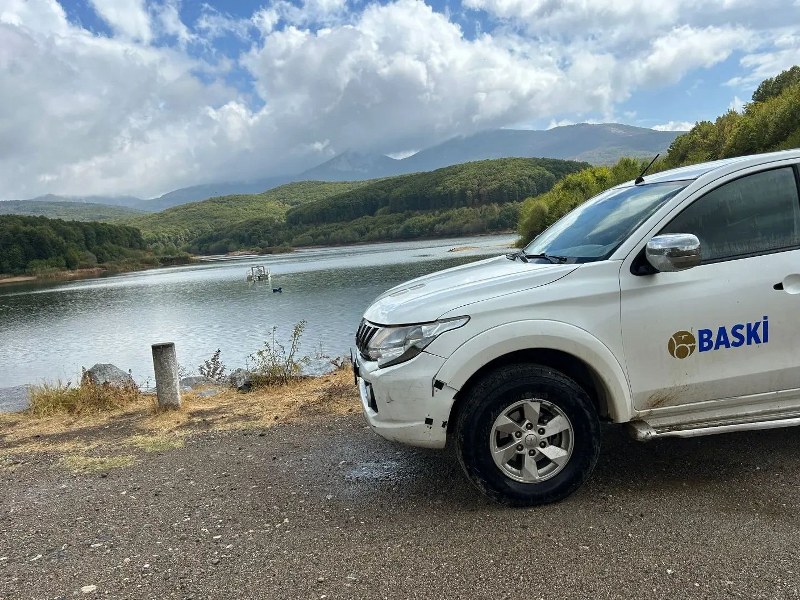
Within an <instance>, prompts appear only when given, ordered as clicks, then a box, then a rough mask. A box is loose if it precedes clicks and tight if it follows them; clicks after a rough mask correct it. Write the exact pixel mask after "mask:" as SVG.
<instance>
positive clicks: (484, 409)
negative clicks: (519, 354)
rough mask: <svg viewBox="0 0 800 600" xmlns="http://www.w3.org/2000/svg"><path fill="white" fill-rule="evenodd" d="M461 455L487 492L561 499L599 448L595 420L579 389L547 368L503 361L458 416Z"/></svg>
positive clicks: (532, 501) (523, 500) (506, 499)
mask: <svg viewBox="0 0 800 600" xmlns="http://www.w3.org/2000/svg"><path fill="white" fill-rule="evenodd" d="M455 433H456V446H457V451H458V458H459V461H460V463H461V466H462V467H463V469H464V472H465V473H466V474H467V477H468V478H469V479H470V481H472V483H473V484H475V485H476V486H477V487H478V489H480V490H481V491H482V492H483V493H484V494H486V495H487V496H489V497H490V498H492V499H494V500H496V501H498V502H501V503H504V504H509V505H512V506H534V505H537V504H547V503H550V502H556V501H558V500H561V499H562V498H565V497H566V496H568V495H569V494H571V493H572V492H574V491H575V490H576V489H578V487H580V485H581V484H582V483H583V482H584V481H585V480H586V478H587V477H589V474H590V473H591V472H592V469H594V466H595V464H596V463H597V457H598V455H599V454H600V422H599V420H598V418H597V411H596V410H595V407H594V405H593V404H592V402H591V400H590V399H589V396H588V395H587V394H586V392H585V391H584V389H583V388H582V387H581V386H579V385H578V384H577V383H575V382H574V381H573V380H572V379H570V378H569V377H567V376H566V375H564V374H562V373H560V372H559V371H556V370H554V369H551V368H548V367H542V366H537V365H529V364H515V365H506V366H503V367H500V368H498V369H496V370H494V371H492V372H491V373H489V374H488V375H486V376H485V377H484V378H483V379H481V380H480V381H479V382H478V383H477V384H476V385H475V386H474V387H472V388H471V389H470V390H469V392H468V394H467V396H466V397H465V398H464V405H463V406H462V408H461V410H460V412H459V415H458V419H457V421H456V432H455Z"/></svg>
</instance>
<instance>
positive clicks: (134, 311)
mask: <svg viewBox="0 0 800 600" xmlns="http://www.w3.org/2000/svg"><path fill="white" fill-rule="evenodd" d="M514 239H515V238H514V237H512V236H508V235H506V236H485V237H475V238H459V239H447V240H426V241H415V242H401V243H391V244H370V245H363V246H349V247H337V248H314V249H307V250H299V251H297V252H294V253H291V254H283V255H276V256H269V257H257V258H252V259H236V260H226V261H220V262H208V263H202V264H198V265H189V266H183V267H172V268H164V269H156V270H152V271H143V272H139V273H128V274H124V275H118V276H113V277H105V278H100V279H87V280H81V281H73V282H68V283H57V284H44V285H42V284H39V285H30V284H28V285H3V286H0V342H1V343H0V409H2V406H3V399H4V398H3V396H4V395H5V396H10V395H11V390H10V388H14V387H17V388H18V390H17V391H19V386H24V385H27V384H36V383H42V382H43V381H48V382H54V381H57V380H61V381H63V382H67V381H71V382H76V381H78V380H79V378H80V372H81V367H82V366H84V367H87V368H88V367H91V366H92V365H93V364H95V363H113V364H115V365H117V366H118V367H120V368H121V369H123V370H125V371H127V370H129V369H130V370H131V372H132V374H133V377H134V379H135V380H136V381H137V382H138V383H139V384H142V385H148V384H149V385H152V383H153V364H152V355H151V350H150V346H151V344H153V343H156V342H163V341H172V342H175V344H176V348H177V354H178V362H179V364H180V365H181V366H182V367H184V368H185V370H186V371H194V372H196V371H197V367H198V366H199V365H200V364H202V363H203V361H205V360H206V359H208V358H209V357H210V356H211V354H212V353H213V352H214V351H215V350H216V349H217V348H219V349H220V350H221V351H222V353H221V359H222V361H223V363H224V364H225V365H226V366H227V367H228V368H229V369H232V368H237V367H244V366H245V364H246V360H247V357H248V355H250V354H252V353H253V352H255V351H257V350H258V349H259V348H261V347H262V346H263V344H264V342H265V340H267V339H268V338H269V337H270V336H271V331H272V327H273V326H277V328H278V330H277V334H276V337H277V339H278V340H279V341H284V342H285V341H286V340H287V339H288V337H289V334H290V333H291V329H292V326H293V325H294V324H295V323H297V322H298V321H301V320H305V321H307V326H306V331H305V334H304V335H303V345H302V348H301V350H302V352H301V354H307V355H310V356H314V355H316V354H326V355H330V356H338V355H343V354H347V353H348V351H349V348H350V347H351V346H352V345H353V335H354V333H355V330H356V328H357V326H358V323H359V321H360V319H361V316H362V314H363V312H364V310H365V309H366V307H367V306H368V305H369V303H370V302H371V301H372V299H373V298H375V297H376V296H377V295H378V294H380V293H381V292H383V291H384V290H386V289H387V288H389V287H391V286H393V285H396V284H398V283H401V282H403V281H405V280H407V279H410V278H412V277H417V276H419V275H424V274H426V273H431V272H433V271H437V270H439V269H444V268H447V267H451V266H456V265H459V264H463V263H466V262H470V261H474V260H477V259H479V258H484V257H486V256H492V255H499V254H502V253H504V252H507V251H508V248H509V247H510V246H511V245H512V244H513V242H514ZM454 248H457V249H458V250H459V251H455V252H451V251H450V250H451V249H454ZM464 248H469V249H464ZM262 264H263V265H266V266H267V267H268V268H269V269H270V270H271V272H272V286H271V287H270V286H269V285H268V284H265V283H256V284H249V283H247V282H246V281H245V276H246V274H247V272H249V269H250V267H251V266H254V265H262ZM272 287H281V288H282V289H283V293H281V294H277V293H273V292H272ZM6 408H8V407H7V406H6Z"/></svg>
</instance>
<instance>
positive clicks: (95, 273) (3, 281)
mask: <svg viewBox="0 0 800 600" xmlns="http://www.w3.org/2000/svg"><path fill="white" fill-rule="evenodd" d="M515 233H516V232H515V231H513V230H510V231H499V232H492V233H478V234H475V235H474V236H473V237H476V238H482V237H492V236H499V235H507V234H508V235H510V234H515ZM449 239H452V240H458V239H461V238H460V237H452V236H446V237H421V238H414V239H412V240H385V241H370V242H355V243H352V244H331V245H329V246H316V245H312V246H300V247H299V248H294V247H291V248H289V247H286V248H283V247H281V248H280V249H273V250H269V251H266V252H249V251H246V250H232V251H231V252H227V253H226V254H190V255H188V257H187V258H186V261H185V262H173V263H170V264H159V265H147V264H137V265H110V266H108V267H93V268H90V269H76V270H74V271H70V270H67V269H64V270H62V271H53V272H50V273H46V274H44V275H10V274H7V273H0V286H2V285H12V284H19V283H45V282H48V281H72V280H80V279H93V278H97V277H108V276H110V275H119V274H122V273H135V272H141V271H154V270H156V269H161V268H164V267H175V266H181V265H188V264H192V263H206V262H218V261H226V260H231V261H235V260H252V259H255V258H261V257H265V256H274V255H280V254H291V253H294V252H296V251H297V250H299V249H302V250H316V249H319V248H347V247H354V248H357V247H361V246H368V245H372V244H402V243H405V242H417V241H434V240H442V241H444V240H449ZM473 249H474V247H472V246H470V247H454V248H451V249H450V250H448V252H463V251H465V250H473Z"/></svg>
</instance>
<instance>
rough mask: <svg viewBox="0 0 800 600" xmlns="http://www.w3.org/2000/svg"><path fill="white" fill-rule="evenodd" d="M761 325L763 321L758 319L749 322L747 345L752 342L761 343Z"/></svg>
mask: <svg viewBox="0 0 800 600" xmlns="http://www.w3.org/2000/svg"><path fill="white" fill-rule="evenodd" d="M759 325H761V321H756V322H755V323H748V324H747V345H748V346H750V345H752V344H760V343H761V337H760V336H759V334H758V327H759Z"/></svg>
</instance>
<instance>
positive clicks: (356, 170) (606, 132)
mask: <svg viewBox="0 0 800 600" xmlns="http://www.w3.org/2000/svg"><path fill="white" fill-rule="evenodd" d="M679 133H680V132H677V131H655V130H653V129H645V128H643V127H633V126H631V125H621V124H618V123H602V124H595V125H593V124H589V123H580V124H578V125H566V126H563V127H554V128H552V129H548V130H544V131H541V130H519V129H493V130H489V131H483V132H480V133H476V134H474V135H470V136H460V137H456V138H452V139H450V140H448V141H446V142H444V143H441V144H438V145H436V146H433V147H431V148H426V149H423V150H421V151H419V152H417V153H416V154H414V155H412V156H409V157H407V158H404V159H402V160H395V159H393V158H389V157H388V156H384V155H383V154H377V153H373V154H368V153H360V152H355V151H352V150H348V151H347V152H344V153H342V154H339V155H337V156H335V157H334V158H332V159H330V160H328V161H326V162H324V163H322V164H320V165H317V166H316V167H313V168H311V169H308V170H306V171H303V172H302V173H298V174H295V175H286V176H276V177H268V178H262V179H257V180H253V181H245V182H241V181H240V182H220V183H209V184H203V185H195V186H191V187H185V188H180V189H177V190H173V191H171V192H168V193H166V194H163V195H162V196H159V197H158V198H152V199H150V200H142V199H140V198H135V197H132V196H118V197H117V196H85V197H65V196H42V197H40V198H34V200H35V201H44V200H47V201H61V202H91V203H98V204H111V205H115V206H129V207H132V208H137V209H139V210H144V211H147V212H156V211H160V210H164V209H166V208H170V207H173V206H178V205H181V204H186V203H189V202H197V201H199V200H205V199H207V198H213V197H218V196H230V195H241V194H258V193H262V192H265V191H267V190H270V189H272V188H275V187H277V186H280V185H283V184H285V183H290V182H293V181H363V180H366V179H377V178H382V177H391V176H395V175H405V174H408V173H418V172H427V171H433V170H435V169H440V168H442V167H448V166H452V165H457V164H461V163H465V162H473V161H478V160H486V159H495V158H513V157H517V158H543V157H544V158H559V159H566V160H577V161H586V162H590V163H593V164H611V163H614V162H616V161H617V160H619V159H620V158H622V157H623V156H630V157H635V158H651V157H653V156H655V155H656V153H658V152H661V153H664V152H665V151H666V150H667V148H669V146H670V144H671V143H672V141H673V140H674V139H675V138H676V137H677V136H678V134H679Z"/></svg>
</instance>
